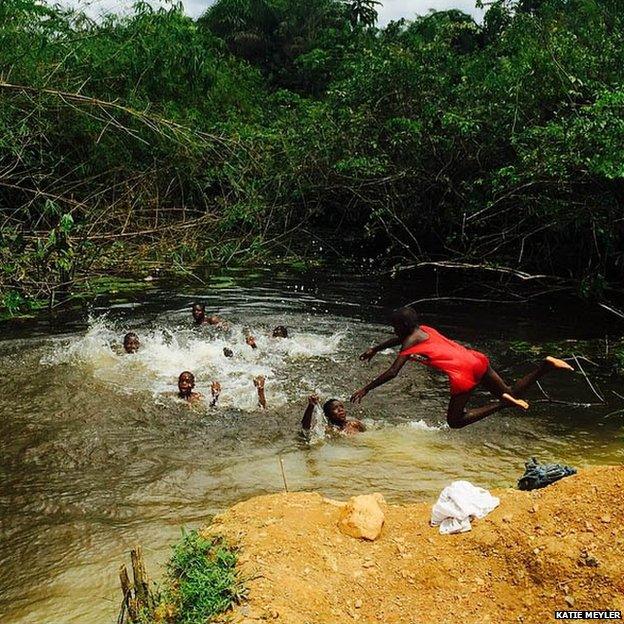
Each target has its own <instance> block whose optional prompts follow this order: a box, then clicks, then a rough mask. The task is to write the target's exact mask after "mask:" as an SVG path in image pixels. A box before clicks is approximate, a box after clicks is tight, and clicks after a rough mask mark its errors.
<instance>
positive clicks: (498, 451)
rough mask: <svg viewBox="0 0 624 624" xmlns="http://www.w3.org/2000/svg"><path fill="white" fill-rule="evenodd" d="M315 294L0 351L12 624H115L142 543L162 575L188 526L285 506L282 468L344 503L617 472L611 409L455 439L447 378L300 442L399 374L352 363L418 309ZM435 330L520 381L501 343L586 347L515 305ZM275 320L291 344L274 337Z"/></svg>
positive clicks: (487, 426) (179, 309)
mask: <svg viewBox="0 0 624 624" xmlns="http://www.w3.org/2000/svg"><path fill="white" fill-rule="evenodd" d="M309 281H310V283H307V284H302V283H301V280H298V281H295V280H294V279H291V278H287V279H282V280H279V279H274V280H272V281H271V282H270V285H268V286H267V282H266V280H265V282H264V283H263V286H262V287H260V286H258V285H255V284H251V285H249V284H246V283H244V282H243V285H242V286H240V285H237V284H233V283H232V282H231V281H229V282H228V281H221V282H219V281H216V282H213V284H212V285H211V288H210V289H208V288H206V289H205V292H202V291H195V292H193V293H184V292H182V293H180V292H175V293H174V292H173V291H163V292H155V293H153V294H152V295H150V296H149V297H146V298H145V299H144V300H143V301H141V302H137V303H134V304H128V303H124V304H118V305H114V306H110V310H108V309H107V310H103V309H96V310H94V311H93V315H92V318H91V319H90V320H89V322H88V324H87V325H86V326H85V325H83V324H82V323H81V322H80V321H77V320H75V319H74V320H73V321H72V322H71V323H68V324H67V325H66V326H65V333H63V334H58V333H56V334H53V333H52V332H48V331H46V329H45V328H41V327H36V328H31V330H30V331H28V330H22V331H21V332H20V333H19V334H15V335H14V336H12V337H8V338H7V339H6V340H5V341H4V342H1V343H0V371H1V372H2V375H1V377H0V432H1V440H2V443H1V444H2V448H1V451H2V452H1V458H0V470H1V472H2V484H1V489H0V496H1V498H0V513H1V519H2V535H1V538H0V540H1V541H0V587H1V588H2V592H1V593H0V614H1V615H2V616H3V617H0V621H2V622H11V623H16V624H21V623H23V624H26V623H28V624H34V623H37V624H38V623H44V622H45V623H54V624H60V623H63V624H65V623H70V622H80V623H84V622H90V623H91V622H93V623H100V622H101V623H108V622H113V621H114V618H115V615H116V613H117V608H118V602H119V601H118V598H119V591H118V589H117V579H116V569H117V566H118V564H119V563H120V562H121V561H122V560H123V559H124V557H125V554H126V552H127V551H128V550H129V549H130V548H131V547H132V546H134V544H135V543H141V544H143V546H144V548H145V549H146V551H147V554H148V563H149V564H150V565H151V566H152V569H155V565H156V564H157V563H159V562H163V561H164V560H165V559H166V557H167V553H168V547H167V544H168V543H170V542H172V541H174V540H175V539H176V538H177V536H178V535H179V531H180V526H182V525H186V526H193V525H198V524H200V523H201V522H203V521H205V520H207V519H208V517H209V516H210V514H213V513H215V512H217V511H219V510H220V509H223V508H224V507H226V506H227V505H230V504H231V503H233V502H236V501H238V500H241V499H244V498H247V497H249V496H252V495H255V494H261V493H263V492H272V491H276V490H280V489H281V488H282V478H281V473H280V469H279V462H278V458H279V457H280V456H281V457H282V458H283V460H284V466H285V471H286V477H287V479H288V482H289V485H290V487H291V489H312V490H318V491H321V492H323V493H324V494H326V495H328V496H332V497H336V498H341V497H343V498H344V497H346V496H348V495H351V494H353V493H357V492H369V491H371V490H376V491H380V492H382V493H383V494H384V495H385V496H386V497H387V498H388V499H389V500H391V501H402V500H414V499H419V498H422V497H424V496H426V497H430V498H433V497H434V496H435V495H436V494H437V493H438V492H439V490H440V489H441V488H442V487H443V486H444V485H447V484H448V482H449V481H451V480H453V479H456V478H465V479H469V480H471V481H473V482H475V483H477V484H479V485H483V486H486V487H496V486H509V485H512V484H513V483H514V482H515V480H516V479H517V478H518V476H519V475H520V474H521V472H522V469H523V467H522V464H523V461H525V460H526V459H527V458H528V457H529V456H531V455H535V456H537V457H539V458H540V459H542V460H555V461H563V462H566V463H570V464H573V465H577V466H582V465H586V464H590V463H616V462H621V461H622V457H623V453H622V431H623V429H622V420H621V418H619V417H616V418H604V416H605V414H607V413H608V412H609V411H610V409H609V407H608V406H606V407H597V408H589V409H573V408H570V407H565V406H561V405H554V404H542V403H534V405H533V406H532V409H531V411H530V413H529V414H527V415H522V416H520V415H517V414H515V413H512V412H506V413H503V414H500V415H497V416H494V417H492V418H490V419H488V420H485V421H483V422H482V423H478V424H476V425H474V426H472V427H469V428H467V429H463V430H460V431H453V430H450V429H448V427H446V425H445V423H444V413H445V409H446V402H447V399H448V397H447V388H446V383H445V381H444V379H443V378H440V377H437V376H435V375H434V374H433V373H431V372H430V371H428V370H427V369H425V368H424V367H421V366H417V365H408V366H407V367H406V368H405V369H404V372H403V373H402V374H401V376H400V378H399V379H397V380H395V381H394V382H393V383H391V384H388V385H387V386H384V387H382V388H379V389H378V390H376V391H374V392H372V393H371V394H369V395H368V396H367V397H366V399H365V401H364V403H363V405H362V406H361V407H357V408H356V407H352V408H349V412H350V414H351V415H352V416H358V417H360V418H363V419H364V420H365V422H366V423H367V425H368V427H369V430H368V431H367V432H366V433H364V434H360V435H357V436H351V437H342V436H338V437H332V438H327V439H324V440H323V441H321V442H319V441H318V440H317V441H316V442H315V443H313V444H308V443H306V442H305V441H304V440H303V438H302V437H301V436H300V435H299V434H298V429H299V422H300V419H301V416H302V412H303V410H304V408H305V405H306V401H307V395H308V394H310V393H311V392H318V393H320V394H321V395H322V396H323V397H325V398H329V397H331V396H335V397H338V398H343V399H344V398H346V397H348V396H349V394H350V393H351V392H352V391H353V390H354V389H356V388H357V387H359V386H360V385H361V384H362V383H364V382H365V381H367V380H368V379H370V377H371V376H372V375H373V374H375V373H376V372H379V371H380V370H381V369H382V368H383V367H384V366H385V365H387V364H388V363H389V362H390V361H391V357H392V356H391V355H390V354H386V355H383V354H382V355H379V356H378V357H377V358H376V359H375V360H373V362H372V364H370V365H364V364H362V363H361V362H359V361H358V360H357V357H356V356H357V354H358V353H360V352H361V351H362V350H363V349H364V348H365V347H366V346H368V345H369V344H370V343H371V342H374V341H376V340H379V339H383V337H384V333H385V332H387V330H386V329H385V328H384V327H383V326H382V325H379V324H378V323H379V322H380V321H381V320H382V316H383V315H382V313H383V311H384V310H383V309H382V308H381V307H379V306H380V302H382V301H383V302H384V304H386V305H387V306H393V305H396V304H398V303H400V302H401V301H402V300H404V297H405V296H406V293H407V295H409V294H411V293H410V292H409V287H410V285H408V284H393V285H392V286H388V285H385V284H370V283H368V284H365V283H357V282H354V281H353V280H349V281H347V280H345V281H343V282H340V281H336V280H325V281H321V282H319V281H318V280H317V281H316V282H314V283H312V282H311V280H309ZM217 286H220V288H216V287H217ZM196 296H201V297H202V299H205V300H206V301H207V303H208V307H209V309H211V310H214V311H215V312H217V313H219V314H220V315H222V316H224V317H226V318H228V319H229V320H231V321H232V323H233V326H232V329H231V331H229V332H219V331H217V330H215V329H214V328H211V327H200V328H195V327H192V326H191V322H190V314H189V311H190V303H191V301H192V300H193V298H194V297H196ZM430 309H431V308H430ZM105 312H108V313H107V314H105ZM475 319H478V324H477V322H476V321H475ZM426 321H427V322H429V323H431V324H433V325H434V326H436V325H437V326H439V327H440V328H441V329H442V330H445V331H447V332H448V333H450V334H451V335H452V336H455V337H458V338H460V339H462V340H465V341H467V342H470V344H471V345H472V346H474V347H476V348H479V349H481V350H484V351H486V352H487V353H488V354H490V355H491V356H492V358H493V361H494V362H495V364H496V366H497V368H499V369H500V370H501V372H502V373H503V374H504V375H505V376H506V377H508V378H509V379H512V378H513V377H516V376H518V375H520V374H521V373H523V372H524V371H525V370H526V366H527V364H526V363H524V362H523V361H522V359H521V358H518V357H511V356H510V355H509V353H508V351H507V349H506V340H508V339H515V340H519V339H523V340H532V341H536V340H540V339H541V340H544V339H552V338H553V337H554V338H566V337H575V336H577V335H579V334H578V333H577V328H575V327H573V326H566V325H565V324H562V323H561V322H559V321H558V322H557V324H556V325H555V326H554V327H552V329H551V324H552V323H551V322H550V320H549V317H548V314H546V315H543V314H542V315H539V316H536V317H534V318H531V317H526V316H525V317H522V318H520V317H519V316H517V315H516V313H515V312H514V311H513V310H509V309H506V310H504V311H498V310H497V311H494V310H489V311H484V310H483V308H473V309H466V308H465V307H464V308H462V310H461V313H458V312H457V310H456V309H446V310H437V311H436V314H435V315H434V314H429V315H427V317H426ZM278 324H283V325H286V326H287V327H288V328H289V338H287V339H275V338H272V337H270V333H271V330H272V328H273V327H274V326H275V325H278ZM483 327H486V328H487V330H486V331H484V333H481V334H479V333H477V332H478V331H482V332H483V329H482V328H483ZM129 330H133V331H136V332H137V333H138V334H139V336H140V338H141V342H142V347H141V349H140V351H139V352H138V353H137V354H134V355H125V354H122V349H121V338H122V336H123V334H124V333H125V332H126V331H129ZM247 330H251V332H252V333H253V334H254V335H255V337H256V339H257V343H258V349H257V350H256V351H252V350H251V349H250V348H249V346H248V345H246V344H245V331H247ZM56 331H57V332H58V328H57V329H56ZM583 337H585V336H583ZM224 346H228V347H229V348H231V349H232V350H233V351H234V357H233V358H226V357H224V355H223V347H224ZM186 369H188V370H191V371H193V372H194V373H195V375H196V378H197V390H199V391H200V392H202V393H204V394H209V393H210V390H209V389H210V382H211V381H212V380H218V381H220V382H221V385H222V387H223V391H222V395H221V399H220V402H219V404H218V407H217V408H215V409H210V408H209V407H207V406H195V407H193V408H192V409H189V408H188V406H187V405H186V404H183V403H181V402H179V401H177V400H176V399H175V398H171V397H168V396H166V393H167V392H173V391H175V382H176V379H177V375H178V374H179V373H180V372H181V371H182V370H186ZM258 374H262V375H264V376H265V377H266V378H267V382H266V392H267V399H268V402H269V409H268V410H267V411H266V412H263V411H261V410H259V409H258V407H257V400H256V394H255V389H254V386H253V382H252V378H253V377H254V376H255V375H258ZM599 381H600V383H601V385H602V387H603V389H607V390H608V388H609V385H608V384H609V383H610V382H609V381H608V380H607V379H599ZM544 386H545V387H546V388H547V389H548V391H549V392H551V393H552V395H553V396H556V397H558V398H561V399H567V400H570V399H572V400H581V401H591V400H592V396H591V393H589V390H588V388H587V386H586V384H585V383H584V381H583V379H582V378H581V377H580V376H575V375H570V376H567V377H566V376H562V375H559V376H555V375H553V376H552V377H550V378H548V379H546V380H545V381H544ZM483 399H485V396H484V397H483Z"/></svg>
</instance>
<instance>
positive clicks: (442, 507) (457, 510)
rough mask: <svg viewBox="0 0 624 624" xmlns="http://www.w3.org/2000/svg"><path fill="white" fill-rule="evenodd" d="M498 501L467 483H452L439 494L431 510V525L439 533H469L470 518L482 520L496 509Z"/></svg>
mask: <svg viewBox="0 0 624 624" xmlns="http://www.w3.org/2000/svg"><path fill="white" fill-rule="evenodd" d="M499 504H500V500H499V499H498V498H496V496H492V495H491V494H490V493H489V492H488V491H487V490H484V489H483V488H480V487H476V486H474V485H472V483H470V482H469V481H453V483H451V485H447V486H446V487H445V488H444V489H443V490H442V492H441V494H440V496H439V498H438V502H437V503H436V504H435V505H434V506H433V508H432V510H431V525H432V526H438V525H439V526H440V533H442V534H443V535H446V534H449V533H465V532H466V531H470V529H471V528H472V527H471V526H470V520H471V518H484V517H485V516H487V515H488V514H489V513H490V511H492V509H496V507H498V505H499Z"/></svg>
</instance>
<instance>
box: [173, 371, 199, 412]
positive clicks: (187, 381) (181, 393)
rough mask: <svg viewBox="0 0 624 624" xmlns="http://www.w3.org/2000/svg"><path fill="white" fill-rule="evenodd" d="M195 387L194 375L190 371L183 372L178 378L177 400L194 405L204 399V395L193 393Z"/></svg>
mask: <svg viewBox="0 0 624 624" xmlns="http://www.w3.org/2000/svg"><path fill="white" fill-rule="evenodd" d="M194 387H195V375H193V373H191V372H190V371H184V372H182V373H180V376H179V377H178V398H180V399H184V400H185V401H188V402H189V403H191V404H192V403H196V402H197V401H201V400H202V399H203V398H204V395H203V394H201V393H199V392H193V388H194Z"/></svg>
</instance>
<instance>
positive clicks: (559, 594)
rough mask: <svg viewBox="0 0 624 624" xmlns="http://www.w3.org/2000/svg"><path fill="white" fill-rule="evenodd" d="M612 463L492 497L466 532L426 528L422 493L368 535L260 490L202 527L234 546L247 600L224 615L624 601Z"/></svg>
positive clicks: (452, 611)
mask: <svg viewBox="0 0 624 624" xmlns="http://www.w3.org/2000/svg"><path fill="white" fill-rule="evenodd" d="M623 486H624V467H622V466H617V467H600V468H592V469H589V470H584V471H582V472H581V473H579V474H578V475H576V476H574V477H569V478H566V479H564V480H562V481H560V482H558V483H556V484H554V485H552V486H550V487H548V488H546V489H543V490H537V491H534V492H520V491H516V490H502V491H496V492H494V493H495V494H496V495H497V496H499V497H500V499H501V504H500V506H499V507H498V508H497V509H496V510H494V511H493V512H492V513H491V514H490V515H489V516H487V517H486V518H485V519H483V520H477V521H475V522H473V529H472V531H471V532H470V533H464V534H460V535H446V536H445V535H440V534H439V533H438V530H437V529H436V528H432V527H430V526H429V518H430V513H431V505H432V503H433V502H434V501H427V502H423V503H415V504H409V505H388V506H387V507H386V509H385V525H384V528H383V531H382V533H381V536H380V537H379V538H378V539H377V540H376V541H375V542H368V541H363V540H356V539H353V538H351V537H348V536H346V535H343V534H342V533H340V531H339V530H338V528H337V521H338V517H339V514H340V506H339V504H337V503H336V502H335V501H328V500H327V499H324V498H323V497H322V496H320V495H319V494H315V493H307V492H295V493H289V494H286V493H284V494H275V495H269V496H261V497H257V498H253V499H251V500H248V501H245V502H242V503H239V504H237V505H235V506H234V507H232V508H231V509H229V510H228V511H226V512H225V513H224V514H222V515H220V516H217V517H216V518H215V520H214V522H213V524H212V525H211V526H210V527H208V528H206V529H205V531H207V532H219V533H221V534H223V535H225V536H226V537H227V538H229V539H230V540H231V541H232V543H234V544H237V545H239V546H240V547H241V549H242V552H241V557H240V567H241V571H242V573H243V574H244V575H245V576H247V577H248V579H249V580H248V581H247V585H248V587H249V601H248V602H247V603H246V604H245V605H243V606H241V607H239V608H238V609H237V611H236V612H235V615H234V618H235V621H236V622H239V623H244V624H251V623H252V622H258V621H265V620H269V621H275V622H284V623H286V624H342V623H343V622H371V623H372V622H375V623H376V622H384V623H388V624H390V623H397V624H398V623H401V624H412V623H414V624H415V623H418V624H430V623H434V622H435V623H437V624H440V623H441V624H445V623H451V622H464V623H466V624H472V623H474V624H484V623H486V622H497V623H499V622H522V623H535V624H544V623H546V622H551V621H552V622H554V621H555V619H554V611H555V610H563V609H565V610H585V609H588V610H597V609H601V610H621V611H624V525H623V520H624V505H623V503H624V494H623V492H624V489H623Z"/></svg>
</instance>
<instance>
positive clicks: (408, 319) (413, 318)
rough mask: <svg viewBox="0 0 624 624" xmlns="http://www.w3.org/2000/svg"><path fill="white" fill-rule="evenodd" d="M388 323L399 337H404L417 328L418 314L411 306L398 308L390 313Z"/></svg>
mask: <svg viewBox="0 0 624 624" xmlns="http://www.w3.org/2000/svg"><path fill="white" fill-rule="evenodd" d="M390 323H391V325H392V327H393V328H394V333H395V334H396V335H397V336H398V337H399V338H405V336H408V335H409V334H410V333H411V332H413V331H414V330H415V329H417V328H418V325H419V323H418V314H417V313H416V310H414V309H413V308H407V307H405V308H399V309H398V310H395V311H394V312H393V313H392V316H391V317H390Z"/></svg>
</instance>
